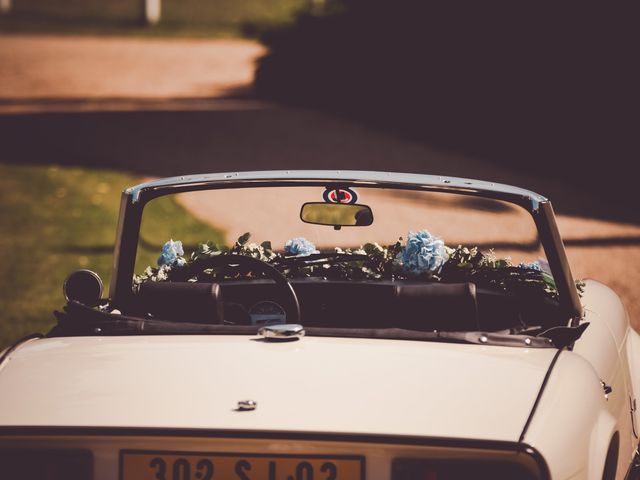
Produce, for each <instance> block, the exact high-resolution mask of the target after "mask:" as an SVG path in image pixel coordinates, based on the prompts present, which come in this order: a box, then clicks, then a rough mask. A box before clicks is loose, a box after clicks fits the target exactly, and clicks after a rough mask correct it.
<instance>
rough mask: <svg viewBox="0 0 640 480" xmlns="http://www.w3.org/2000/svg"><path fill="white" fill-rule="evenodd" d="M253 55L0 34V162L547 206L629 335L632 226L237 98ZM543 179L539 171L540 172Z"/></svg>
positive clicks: (637, 252)
mask: <svg viewBox="0 0 640 480" xmlns="http://www.w3.org/2000/svg"><path fill="white" fill-rule="evenodd" d="M261 52H262V48H261V47H260V46H259V45H256V44H254V43H251V42H246V41H230V40H213V41H205V40H179V41H174V40H171V41H168V40H142V39H119V38H108V39H102V38H100V39H98V38H92V37H52V36H2V37H0V144H1V145H2V150H1V152H2V153H1V154H0V155H1V157H0V161H3V162H16V163H58V164H70V165H88V166H96V167H109V168H123V169H127V170H131V171H135V172H138V173H141V174H144V175H156V176H163V175H175V174H182V173H197V172H206V171H227V170H249V169H269V168H283V169H291V168H329V169H372V170H395V171H409V172H419V173H435V174H445V175H454V176H466V177H471V178H484V179H492V180H494V181H499V182H504V183H513V184H516V185H519V186H523V187H526V188H530V189H533V190H537V191H540V192H541V193H543V194H545V195H548V196H549V197H551V198H552V199H553V200H554V204H555V206H556V210H557V211H558V212H559V213H560V217H559V223H560V228H561V231H562V233H563V235H564V237H565V238H566V239H568V244H569V248H568V251H569V257H570V260H571V261H572V265H573V268H574V273H575V275H576V277H591V278H595V279H598V280H601V281H603V282H605V283H607V284H609V285H610V286H612V287H613V288H614V289H615V290H616V291H618V292H619V294H620V295H621V296H622V297H623V299H624V301H625V303H626V305H627V308H628V309H629V311H630V313H631V315H632V319H633V321H634V324H635V325H636V326H639V327H640V293H639V292H638V287H637V286H638V285H640V269H639V268H638V266H639V265H640V226H638V225H634V224H625V223H622V222H619V221H616V219H618V218H619V216H618V215H617V209H616V206H615V205H609V204H607V202H606V200H605V199H602V198H599V197H598V195H597V194H594V195H588V194H585V193H584V192H579V191H576V190H572V189H571V188H568V187H567V186H566V184H565V182H563V181H562V179H561V178H554V177H553V172H546V173H545V172H541V175H540V176H538V177H532V176H530V175H524V174H521V173H519V172H516V171H508V170H505V169H504V168H503V167H496V166H494V165H492V164H491V163H489V162H486V161H480V160H478V159H474V158H468V157H464V156H460V155H454V154H451V153H447V152H442V151H438V150H436V149H433V148H430V147H429V146H427V145H424V144H421V143H416V142H409V141H405V140H403V139H401V138H398V137H395V136H391V135H388V134H384V133H380V132H377V131H374V130H371V129H369V128H365V127H362V126H360V125H358V124H355V123H353V122H350V121H348V120H344V119H339V118H335V117H333V116H330V115H327V114H323V113H319V112H314V111H309V110H304V109H297V108H291V107H286V106H280V105H274V104H270V103H266V102H261V101H258V100H255V99H252V98H250V97H248V96H247V95H248V93H250V87H249V84H250V80H251V78H252V72H253V63H254V61H255V58H256V57H257V56H259V55H260V53H261ZM542 173H545V174H544V175H543V174H542Z"/></svg>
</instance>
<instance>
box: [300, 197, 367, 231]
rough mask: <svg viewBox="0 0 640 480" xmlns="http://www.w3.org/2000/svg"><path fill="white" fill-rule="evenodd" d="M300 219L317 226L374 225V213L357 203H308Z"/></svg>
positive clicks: (303, 207)
mask: <svg viewBox="0 0 640 480" xmlns="http://www.w3.org/2000/svg"><path fill="white" fill-rule="evenodd" d="M300 219H301V220H302V221H303V222H305V223H313V224H315V225H329V226H333V227H366V226H369V225H371V224H372V223H373V212H372V211H371V208H370V207H369V206H368V205H359V204H357V203H325V202H308V203H305V204H304V205H302V209H301V210H300Z"/></svg>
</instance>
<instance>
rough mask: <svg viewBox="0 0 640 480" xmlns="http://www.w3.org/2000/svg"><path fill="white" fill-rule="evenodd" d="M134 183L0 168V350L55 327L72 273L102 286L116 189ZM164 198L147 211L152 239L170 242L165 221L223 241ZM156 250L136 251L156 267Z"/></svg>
mask: <svg viewBox="0 0 640 480" xmlns="http://www.w3.org/2000/svg"><path fill="white" fill-rule="evenodd" d="M139 182H140V178H138V177H136V176H134V175H130V174H127V173H121V172H114V171H104V170H88V169H83V168H68V167H64V168H63V167H56V166H17V165H0V232H2V235H0V251H2V252H3V260H2V262H0V312H1V313H0V315H1V316H0V349H2V348H3V347H4V346H7V345H8V344H10V343H12V342H13V341H15V340H17V339H18V338H20V337H22V336H24V335H27V334H29V333H33V332H42V333H45V332H47V331H48V330H49V329H50V328H51V327H52V326H53V324H54V317H53V315H52V312H53V310H55V309H60V308H62V306H63V305H64V298H63V295H62V284H63V281H64V279H65V278H66V276H67V275H68V274H69V273H70V272H72V271H74V270H77V269H79V268H89V269H91V270H94V271H95V272H97V273H98V274H99V275H100V277H101V278H102V279H103V281H104V282H105V288H108V285H109V278H110V273H111V266H112V258H113V245H114V240H115V232H116V223H117V216H118V210H119V206H120V192H121V191H122V190H123V189H124V188H125V187H127V186H131V185H134V184H136V183H139ZM169 200H170V199H164V201H163V203H162V209H159V208H150V209H149V211H148V212H147V211H145V212H146V213H145V221H146V222H148V224H149V225H155V227H152V230H150V232H151V234H152V235H153V237H154V238H155V239H158V242H156V243H159V244H160V245H161V244H162V243H163V242H164V240H162V241H160V239H168V238H166V233H165V225H166V218H171V226H172V228H174V229H177V230H178V231H181V232H184V240H186V241H195V239H196V238H198V239H199V238H202V237H206V238H202V239H203V240H206V239H211V240H214V241H221V240H223V238H222V234H221V233H220V232H219V231H216V230H214V229H212V228H210V227H208V226H207V225H204V224H202V223H201V222H199V221H197V220H195V219H193V218H192V217H191V216H190V215H188V214H187V212H186V211H185V210H184V209H183V208H182V207H181V206H179V205H178V204H177V203H175V202H173V201H169ZM150 205H152V204H150ZM154 220H156V221H154ZM176 240H177V239H176ZM194 243H195V242H194ZM158 254H159V251H156V250H154V251H145V250H141V251H139V258H140V260H141V261H142V263H145V264H150V265H155V262H156V259H157V257H158ZM106 294H107V292H105V295H106Z"/></svg>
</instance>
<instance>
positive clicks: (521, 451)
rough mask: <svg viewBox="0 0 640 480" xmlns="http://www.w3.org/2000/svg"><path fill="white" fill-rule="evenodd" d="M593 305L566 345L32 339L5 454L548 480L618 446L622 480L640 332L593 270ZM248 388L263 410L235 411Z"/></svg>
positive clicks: (17, 351)
mask: <svg viewBox="0 0 640 480" xmlns="http://www.w3.org/2000/svg"><path fill="white" fill-rule="evenodd" d="M581 301H582V304H583V306H584V307H585V308H584V314H583V316H582V318H581V319H580V320H579V322H580V323H581V324H582V323H585V322H588V323H589V327H588V328H587V329H586V330H585V332H584V334H583V335H582V337H581V338H580V339H579V340H577V341H576V342H575V345H573V348H560V349H556V348H539V349H537V348H526V347H524V348H523V347H517V348H516V347H511V346H496V345H482V344H477V345H469V344H458V343H437V342H420V341H410V340H390V339H370V338H325V337H313V336H307V337H303V338H301V339H300V340H298V341H295V342H287V343H270V342H260V341H255V337H254V336H247V335H228V336H227V335H221V336H218V335H160V336H70V337H53V338H34V339H30V340H27V341H25V342H23V343H21V344H19V345H17V346H16V347H15V348H14V349H12V350H11V351H8V352H5V355H4V358H3V361H2V363H1V364H0V392H2V394H1V395H0V450H1V449H2V448H28V449H38V448H45V449H50V448H56V449H57V448H62V449H85V450H89V451H91V452H92V457H93V479H94V480H107V479H116V478H122V461H123V460H122V458H123V457H122V455H125V454H126V452H128V451H163V452H182V453H183V454H185V455H186V454H187V453H188V452H196V453H198V452H204V453H206V452H215V453H216V454H221V453H225V452H228V453H233V454H235V455H240V456H241V455H248V456H249V457H251V455H253V454H263V455H264V454H271V455H275V456H278V455H298V456H307V457H314V456H328V457H340V456H346V457H349V456H351V457H353V456H355V457H359V458H360V457H361V458H363V459H364V462H365V465H366V479H367V480H388V479H391V478H392V470H393V462H394V459H396V458H439V459H443V458H444V459H454V460H455V459H457V458H476V459H477V458H492V459H512V460H514V461H516V462H521V463H523V464H525V465H527V466H528V468H531V469H534V470H535V469H538V473H537V474H538V475H539V478H551V479H554V480H600V479H602V478H603V472H604V471H605V464H606V462H607V455H608V453H610V452H611V450H612V449H613V450H616V452H615V453H616V455H615V460H614V463H615V465H616V469H615V471H616V473H615V477H611V478H616V479H626V478H637V477H636V476H635V475H637V471H636V469H635V468H634V467H633V465H634V464H635V463H637V447H638V441H639V439H638V426H639V425H640V423H638V422H640V416H639V414H638V412H637V410H636V406H635V405H636V398H637V395H638V394H637V392H638V391H639V389H640V337H639V336H638V334H637V333H636V332H635V331H634V330H633V329H631V327H630V323H629V318H628V316H627V313H626V312H625V309H624V307H623V305H622V303H621V302H620V300H619V298H618V297H617V295H616V294H615V293H614V292H612V291H611V290H610V289H608V288H607V287H606V286H604V285H602V284H600V283H598V282H596V281H592V280H587V281H586V286H585V288H584V294H583V295H582V298H581ZM605 388H606V392H609V393H606V392H605ZM249 399H250V400H253V401H255V402H256V403H257V408H255V410H251V411H238V410H237V409H236V406H237V405H238V402H239V401H241V400H249ZM609 463H611V460H610V461H609ZM609 468H610V466H609ZM0 471H1V466H0ZM150 478H151V477H150ZM167 478H170V479H171V478H174V477H171V476H168V477H167ZM190 478H194V479H195V478H198V477H196V476H195V475H192V476H191V477H190ZM214 478H215V477H214ZM238 478H241V477H238ZM314 478H316V479H317V478H321V479H322V478H325V477H324V476H318V474H317V472H316V477H314ZM327 478H328V477H327ZM607 478H608V477H607Z"/></svg>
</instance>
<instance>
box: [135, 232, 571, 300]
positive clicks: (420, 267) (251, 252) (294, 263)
mask: <svg viewBox="0 0 640 480" xmlns="http://www.w3.org/2000/svg"><path fill="white" fill-rule="evenodd" d="M250 239H251V235H250V233H248V232H247V233H245V234H243V235H241V236H240V237H239V238H238V239H237V240H236V242H235V243H234V245H233V246H232V247H231V248H229V247H226V246H218V245H217V244H215V243H213V242H208V243H201V244H199V245H198V247H197V248H196V249H195V250H194V251H193V252H192V253H191V255H190V256H189V258H184V257H183V255H184V251H183V247H182V244H181V242H180V241H173V240H170V241H169V242H167V243H166V244H165V245H164V246H163V251H162V255H161V256H160V258H159V259H158V264H159V266H158V267H157V268H154V267H147V268H146V269H145V270H144V272H143V273H142V274H140V275H136V276H135V277H134V287H137V286H139V285H140V284H142V283H144V282H149V281H151V282H164V281H188V282H199V281H217V280H221V279H234V278H256V277H257V276H258V275H259V274H258V273H256V272H252V271H251V270H247V269H246V267H244V268H241V267H239V266H225V267H220V268H205V267H200V265H202V264H203V261H204V260H206V259H209V258H211V257H215V256H217V255H223V254H229V255H246V256H250V257H253V258H256V259H259V260H261V261H263V262H266V263H268V264H270V265H273V266H274V267H275V268H277V269H278V270H280V271H281V272H282V273H283V274H284V275H285V276H287V277H288V278H301V277H322V278H327V279H341V280H372V279H390V280H393V279H399V280H402V279H414V280H423V281H431V282H444V283H453V282H473V283H475V284H476V285H477V286H478V287H483V288H493V289H498V290H501V291H503V292H506V293H513V294H518V295H524V296H530V297H542V298H547V299H551V300H554V299H557V297H558V290H557V288H556V285H555V282H554V280H553V276H552V275H551V274H550V273H549V272H548V271H547V269H548V267H547V265H546V264H543V263H542V262H541V261H538V262H531V263H520V264H518V265H514V264H512V263H511V260H510V259H509V258H497V257H496V255H495V253H494V252H493V250H489V251H488V252H481V251H480V250H479V249H478V248H477V247H466V246H462V245H458V246H457V247H455V248H450V247H447V246H446V245H445V244H444V242H443V241H442V240H441V239H440V238H438V237H436V236H434V235H431V234H430V233H429V232H428V231H426V230H420V231H418V232H409V235H408V237H407V240H406V242H405V241H403V239H402V237H400V238H399V239H398V241H397V242H396V243H394V244H392V245H387V246H382V245H379V244H378V243H366V244H364V245H362V246H361V247H360V248H358V249H355V250H353V249H348V248H347V249H341V248H335V249H334V251H333V252H319V251H318V250H316V247H315V245H314V244H313V243H311V242H310V241H309V240H307V239H305V238H302V237H297V238H294V239H291V240H289V241H287V242H286V243H285V245H284V248H283V250H282V251H281V252H278V251H275V250H274V249H273V247H272V245H271V242H269V241H264V242H262V243H260V244H257V243H253V242H250V241H249V240H250ZM576 288H577V289H578V293H580V294H581V293H582V291H583V289H584V283H583V282H576Z"/></svg>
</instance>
